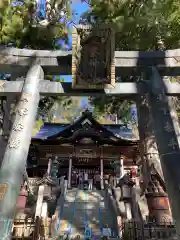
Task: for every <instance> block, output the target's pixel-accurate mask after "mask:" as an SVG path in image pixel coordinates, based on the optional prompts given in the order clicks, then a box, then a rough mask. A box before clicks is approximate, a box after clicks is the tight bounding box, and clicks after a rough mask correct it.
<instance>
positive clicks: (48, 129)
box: [32, 123, 133, 139]
mask: <svg viewBox="0 0 180 240" xmlns="http://www.w3.org/2000/svg"><path fill="white" fill-rule="evenodd" d="M70 125H71V124H60V123H44V125H43V126H42V127H41V128H40V131H39V132H38V133H37V134H36V135H35V136H33V137H32V139H33V138H35V139H46V138H48V137H50V136H53V135H56V134H58V133H61V132H62V131H63V130H65V129H66V128H68V127H69V126H70ZM102 126H103V127H105V128H106V129H107V130H109V131H110V132H112V133H113V134H114V135H116V136H117V137H124V138H133V135H132V130H131V129H130V128H127V127H124V126H123V125H122V124H102Z"/></svg>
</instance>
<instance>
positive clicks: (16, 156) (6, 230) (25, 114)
mask: <svg viewBox="0 0 180 240" xmlns="http://www.w3.org/2000/svg"><path fill="white" fill-rule="evenodd" d="M43 78H44V73H43V70H42V68H41V66H39V65H32V66H31V67H30V69H29V71H28V73H27V76H26V79H25V82H24V85H23V89H22V94H21V97H20V101H19V104H18V107H17V113H16V116H15V120H14V123H13V126H12V130H11V133H10V137H9V141H8V144H7V147H6V151H5V154H4V158H3V162H2V165H1V169H0V196H1V200H0V229H1V231H0V239H11V229H12V224H13V217H14V212H15V208H16V202H17V198H18V195H19V191H20V185H21V182H22V178H23V173H24V169H25V166H26V160H27V155H28V151H29V145H30V142H31V133H32V128H33V124H34V121H35V118H36V114H37V109H38V103H39V98H40V96H39V81H40V80H41V79H43Z"/></svg>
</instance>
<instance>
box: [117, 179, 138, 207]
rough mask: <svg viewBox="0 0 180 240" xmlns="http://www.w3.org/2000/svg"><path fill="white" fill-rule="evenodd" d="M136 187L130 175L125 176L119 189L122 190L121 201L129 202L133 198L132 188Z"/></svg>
mask: <svg viewBox="0 0 180 240" xmlns="http://www.w3.org/2000/svg"><path fill="white" fill-rule="evenodd" d="M133 186H134V182H133V181H132V180H131V178H130V176H129V175H128V174H126V175H124V177H123V178H121V179H120V181H119V187H120V189H121V199H122V200H123V201H127V202H129V200H130V199H131V198H132V187H133Z"/></svg>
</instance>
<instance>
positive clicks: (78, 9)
mask: <svg viewBox="0 0 180 240" xmlns="http://www.w3.org/2000/svg"><path fill="white" fill-rule="evenodd" d="M73 2H74V3H72V10H73V11H74V12H75V13H76V15H75V17H74V18H73V21H74V22H75V23H76V24H77V23H78V21H79V19H80V16H81V15H82V13H83V12H86V11H87V10H88V8H89V6H88V4H87V3H77V2H78V1H73ZM69 40H70V42H72V37H71V36H69ZM61 77H63V78H64V80H65V82H72V76H71V75H68V76H67V75H63V76H61Z"/></svg>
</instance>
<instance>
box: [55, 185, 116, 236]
mask: <svg viewBox="0 0 180 240" xmlns="http://www.w3.org/2000/svg"><path fill="white" fill-rule="evenodd" d="M86 225H88V227H90V228H91V229H92V235H93V236H97V237H98V236H100V235H101V229H102V228H103V226H108V227H109V228H111V229H112V236H113V235H116V236H117V232H116V229H115V224H114V221H113V216H111V213H110V212H109V211H108V206H107V205H106V201H105V198H104V191H102V190H101V191H98V190H93V191H91V192H90V191H85V190H80V189H71V190H68V192H67V196H66V199H65V202H64V207H63V211H62V214H61V217H60V225H59V230H58V232H59V235H63V233H67V232H69V233H70V235H71V237H75V236H77V235H80V236H81V237H83V236H84V234H85V226H86Z"/></svg>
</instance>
